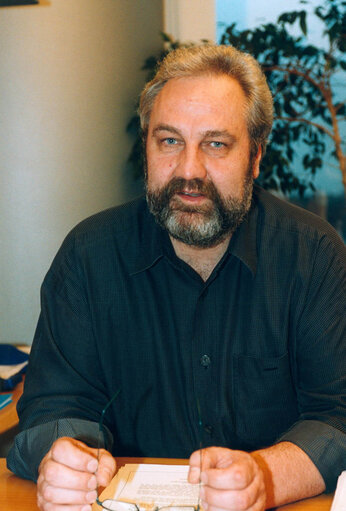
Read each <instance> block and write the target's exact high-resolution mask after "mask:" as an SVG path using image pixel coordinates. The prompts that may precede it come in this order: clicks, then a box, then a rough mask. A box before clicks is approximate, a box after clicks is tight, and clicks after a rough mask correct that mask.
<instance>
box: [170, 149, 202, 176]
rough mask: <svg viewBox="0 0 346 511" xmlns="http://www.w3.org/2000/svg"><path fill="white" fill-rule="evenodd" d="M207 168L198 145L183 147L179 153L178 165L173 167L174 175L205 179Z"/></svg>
mask: <svg viewBox="0 0 346 511" xmlns="http://www.w3.org/2000/svg"><path fill="white" fill-rule="evenodd" d="M206 175H207V169H206V167H205V165H204V162H203V158H202V155H201V154H200V152H199V149H198V147H197V148H195V147H185V149H184V151H182V153H181V154H180V158H179V162H178V165H177V166H176V168H175V176H176V177H182V178H184V179H187V180H189V179H195V178H199V179H205V177H206Z"/></svg>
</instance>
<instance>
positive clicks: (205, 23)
mask: <svg viewBox="0 0 346 511" xmlns="http://www.w3.org/2000/svg"><path fill="white" fill-rule="evenodd" d="M163 6H164V10H163V12H164V31H165V32H167V33H168V34H170V35H171V36H173V37H174V39H177V40H179V41H181V42H189V41H193V42H200V41H201V40H202V39H208V40H209V41H215V40H216V23H215V9H216V6H215V0H163Z"/></svg>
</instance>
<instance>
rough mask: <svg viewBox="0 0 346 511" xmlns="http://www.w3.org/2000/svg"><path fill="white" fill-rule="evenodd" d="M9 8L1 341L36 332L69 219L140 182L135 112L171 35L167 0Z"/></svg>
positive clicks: (88, 0) (89, 0)
mask: <svg viewBox="0 0 346 511" xmlns="http://www.w3.org/2000/svg"><path fill="white" fill-rule="evenodd" d="M42 3H44V4H45V5H39V6H27V7H9V8H1V9H0V194H1V195H0V342H23V343H30V342H31V340H32V336H33V331H34V327H35V324H36V321H37V317H38V313H39V287H40V283H41V281H42V278H43V276H44V274H45V273H46V271H47V269H48V266H49V264H50V262H51V259H52V257H53V256H54V254H55V252H56V250H57V249H58V247H59V245H60V244H61V241H62V239H63V238H64V236H65V235H66V233H67V232H68V230H69V229H71V228H72V227H73V226H74V225H75V224H76V223H77V222H78V221H80V220H81V219H83V218H85V217H86V216H88V215H90V214H92V213H94V212H96V211H99V210H101V209H104V208H106V207H109V206H111V205H113V204H118V203H121V202H124V201H125V200H127V199H128V198H129V197H131V196H134V195H137V194H139V193H140V190H141V187H140V185H139V184H138V183H137V184H136V183H133V182H132V177H131V176H128V172H126V164H125V162H126V158H127V156H128V152H129V149H130V146H131V139H130V138H129V137H128V135H127V134H126V133H125V126H126V123H127V121H128V119H129V117H130V116H131V112H132V109H133V106H134V102H135V100H136V96H137V94H138V92H139V91H140V88H141V86H142V84H143V83H144V80H145V73H144V72H143V71H140V67H141V65H142V63H143V61H144V58H145V57H147V56H148V55H150V54H152V53H153V52H155V51H156V50H157V49H158V48H159V47H160V45H161V39H160V36H159V32H160V31H161V30H162V1H161V0H150V1H145V2H144V1H143V0H131V1H129V0H128V1H124V0H44V1H43V2H42Z"/></svg>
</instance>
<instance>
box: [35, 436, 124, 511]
mask: <svg viewBox="0 0 346 511" xmlns="http://www.w3.org/2000/svg"><path fill="white" fill-rule="evenodd" d="M115 468H116V464H115V460H114V458H113V456H111V454H110V453H109V452H107V451H105V450H104V449H101V450H100V459H99V462H98V461H97V449H92V448H91V447H88V446H87V445H85V444H83V442H80V441H79V440H75V439H73V438H67V437H63V438H59V439H58V440H56V441H55V442H54V444H53V445H52V447H51V449H50V450H49V451H48V453H47V454H46V456H45V457H44V458H43V459H42V461H41V464H40V466H39V478H38V480H37V503H38V506H39V508H40V509H41V510H42V511H91V504H92V503H93V502H95V500H96V497H97V488H98V486H107V485H108V484H109V483H110V481H111V479H112V477H113V476H114V474H115Z"/></svg>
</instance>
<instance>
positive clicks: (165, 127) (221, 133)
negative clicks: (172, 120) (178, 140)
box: [153, 124, 236, 142]
mask: <svg viewBox="0 0 346 511" xmlns="http://www.w3.org/2000/svg"><path fill="white" fill-rule="evenodd" d="M160 131H168V132H169V133H174V134H175V135H179V136H181V133H180V131H179V130H178V129H177V128H174V126H170V125H169V124H159V125H158V126H156V128H154V130H153V135H156V134H157V133H159V132H160ZM201 135H202V136H203V137H205V138H214V137H215V138H219V137H223V138H227V139H228V140H230V141H231V142H233V141H235V139H236V137H235V136H234V135H231V133H230V132H229V131H227V130H207V131H203V132H201Z"/></svg>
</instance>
